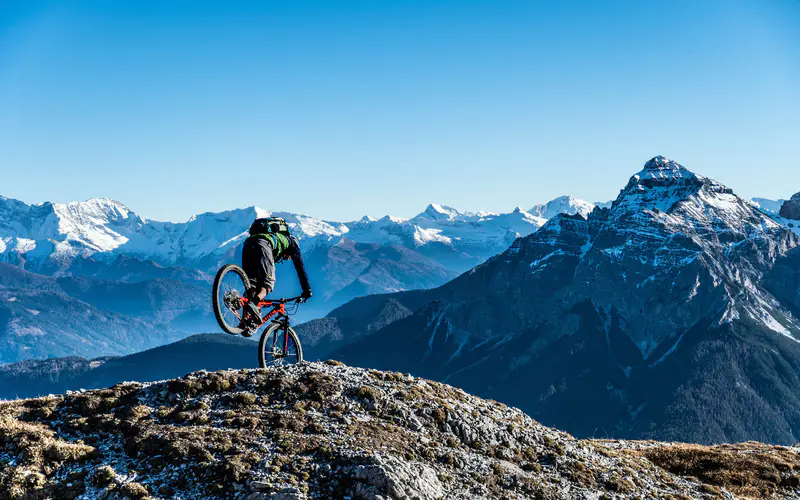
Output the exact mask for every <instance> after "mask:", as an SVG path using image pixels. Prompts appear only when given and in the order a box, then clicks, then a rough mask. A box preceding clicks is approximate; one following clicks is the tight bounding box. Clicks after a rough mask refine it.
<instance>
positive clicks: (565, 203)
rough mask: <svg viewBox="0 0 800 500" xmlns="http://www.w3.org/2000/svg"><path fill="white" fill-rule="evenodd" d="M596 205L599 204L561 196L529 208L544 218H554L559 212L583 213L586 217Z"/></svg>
mask: <svg viewBox="0 0 800 500" xmlns="http://www.w3.org/2000/svg"><path fill="white" fill-rule="evenodd" d="M595 206H597V204H595V203H589V202H588V201H584V200H580V199H578V198H573V197H572V196H559V197H558V198H556V199H555V200H552V201H550V202H548V203H545V204H543V205H535V206H534V207H533V208H531V209H530V210H528V212H530V213H531V214H533V215H535V216H536V217H541V218H543V219H552V218H553V217H555V216H556V215H558V214H567V215H575V214H581V215H582V216H584V217H586V216H587V215H589V213H591V211H592V210H594V207H595Z"/></svg>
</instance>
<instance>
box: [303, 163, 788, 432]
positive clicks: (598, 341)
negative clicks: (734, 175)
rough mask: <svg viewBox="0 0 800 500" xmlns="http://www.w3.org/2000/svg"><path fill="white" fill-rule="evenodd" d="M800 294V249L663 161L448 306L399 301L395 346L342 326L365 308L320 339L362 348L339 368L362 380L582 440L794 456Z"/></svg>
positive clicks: (409, 297) (720, 192)
mask: <svg viewBox="0 0 800 500" xmlns="http://www.w3.org/2000/svg"><path fill="white" fill-rule="evenodd" d="M799 198H800V197H799ZM787 210H791V209H790V208H789V209H787ZM792 213H793V212H792ZM798 290H800V238H799V237H798V236H797V235H796V234H794V233H793V232H792V231H790V230H789V229H788V227H785V226H784V225H782V224H781V223H779V222H777V221H776V220H775V219H774V218H772V217H771V216H769V215H767V214H765V213H764V212H762V211H760V210H758V209H757V208H756V207H754V206H753V205H752V204H751V203H750V202H748V201H745V200H742V199H741V198H739V197H737V196H736V195H735V194H734V193H733V192H732V191H731V190H730V189H729V188H727V187H725V186H724V185H722V184H720V183H718V182H716V181H714V180H712V179H708V178H705V177H703V176H701V175H698V174H695V173H693V172H691V171H689V170H687V169H686V168H684V167H683V166H681V165H679V164H677V163H675V162H673V161H671V160H668V159H666V158H663V157H656V158H653V159H652V160H650V161H648V162H647V163H646V164H645V167H644V168H643V169H642V170H641V171H639V172H638V173H636V174H635V175H633V176H632V177H631V178H630V180H629V182H628V184H627V185H626V186H625V188H624V189H623V190H622V191H621V192H620V194H619V196H618V197H617V198H616V200H614V202H613V204H612V206H611V207H610V208H608V209H603V208H596V209H595V210H593V211H592V212H591V213H590V214H589V215H588V217H584V216H582V215H580V214H576V215H566V214H561V215H558V216H556V217H554V218H552V219H550V220H549V221H548V222H547V223H546V224H545V225H544V226H543V227H542V228H541V229H540V230H539V231H537V232H535V233H533V234H531V235H530V236H527V237H524V238H520V239H518V240H517V241H516V242H515V243H514V244H513V245H512V246H511V248H509V249H508V250H507V251H505V252H503V253H502V254H500V255H498V256H496V257H494V258H491V259H489V260H488V261H487V262H486V263H484V264H481V265H479V266H477V267H476V268H474V269H472V270H471V271H469V272H467V273H464V274H463V275H461V276H460V277H459V278H457V279H455V280H453V281H452V282H450V283H448V284H446V285H444V286H442V287H440V288H437V289H434V290H428V291H420V292H414V293H411V294H402V295H388V296H385V297H384V298H383V300H385V301H389V300H396V301H397V302H398V303H399V304H400V305H402V306H403V307H404V308H405V309H406V312H405V313H403V314H396V315H395V317H394V321H391V322H389V323H388V324H384V325H383V326H381V327H380V328H378V329H377V331H374V330H373V331H369V330H368V329H365V328H364V327H363V326H359V325H355V326H348V323H347V321H345V318H338V317H337V316H336V315H337V314H338V313H339V311H341V310H346V311H348V312H347V315H348V317H354V316H356V314H355V313H354V312H353V311H352V309H353V307H346V308H342V309H341V310H337V311H334V312H333V313H331V317H329V318H326V319H324V320H318V321H317V322H315V323H314V324H312V325H309V326H307V327H306V328H309V327H311V326H314V327H315V328H316V329H317V330H323V329H324V327H325V324H324V323H323V322H326V321H327V325H328V328H329V329H330V330H331V332H332V333H333V335H334V336H335V337H338V338H342V339H349V338H351V334H352V336H353V337H354V338H356V340H355V343H354V344H351V345H344V346H341V344H340V347H339V350H338V351H337V352H336V353H335V355H336V356H337V357H338V358H340V359H342V360H343V361H345V362H347V363H351V364H358V365H361V366H370V367H375V368H380V369H394V370H400V371H404V372H405V371H409V372H411V373H414V374H418V375H420V376H425V377H430V378H434V379H438V380H442V381H446V382H448V383H452V384H455V385H457V386H460V387H463V388H465V389H466V390H469V391H472V392H474V393H477V394H479V395H481V396H485V397H491V398H493V399H497V400H500V401H504V402H507V403H509V404H514V405H517V406H519V407H521V408H522V409H524V410H525V411H526V412H528V413H529V414H531V415H532V416H533V417H534V418H537V419H538V420H540V421H542V422H545V423H547V424H550V425H558V426H560V427H562V428H565V429H566V430H568V431H569V432H571V433H573V434H576V435H579V436H604V435H605V436H614V437H637V438H656V439H680V440H688V441H698V442H719V441H737V440H747V439H760V440H766V441H771V442H785V443H794V442H796V441H797V440H798V436H800V400H799V399H798V397H797V396H796V395H797V394H800V382H799V381H800V368H798V367H800V321H799V320H798V318H800V294H798ZM360 302H364V301H363V300H361V301H360ZM360 302H355V301H354V303H353V306H357V305H358V304H359V303H360ZM369 309H370V310H373V311H380V310H381V307H380V306H379V305H375V304H372V305H371V306H370V308H369ZM395 310H397V307H395ZM359 323H360V324H361V325H366V324H368V323H369V319H368V318H365V319H362V320H361V321H360V322H359ZM351 330H352V332H351ZM316 334H317V335H316V336H317V338H321V337H324V335H323V334H322V333H321V332H320V331H317V332H316ZM318 344H319V345H323V343H322V342H318ZM587 404H591V405H592V408H593V411H592V412H591V414H587V412H586V405H587Z"/></svg>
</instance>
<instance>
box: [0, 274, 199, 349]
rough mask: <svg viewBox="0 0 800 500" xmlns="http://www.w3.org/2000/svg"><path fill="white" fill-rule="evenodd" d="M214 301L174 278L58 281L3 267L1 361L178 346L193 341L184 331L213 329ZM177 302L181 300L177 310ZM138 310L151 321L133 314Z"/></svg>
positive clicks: (70, 279) (0, 276)
mask: <svg viewBox="0 0 800 500" xmlns="http://www.w3.org/2000/svg"><path fill="white" fill-rule="evenodd" d="M67 291H69V292H70V293H67ZM191 293H195V294H196V295H195V296H192V295H190V294H191ZM71 294H74V295H71ZM207 295H208V294H207V289H205V288H200V287H195V288H192V287H191V286H189V285H186V284H184V283H176V282H171V281H169V280H155V281H153V282H143V283H137V284H126V283H118V282H99V281H95V280H86V279H83V278H81V279H74V278H65V279H56V278H52V277H49V276H42V275H38V274H33V273H29V272H27V271H23V270H22V269H20V268H18V267H15V266H12V265H9V264H2V263H0V340H1V341H0V363H11V362H14V361H19V360H21V359H38V358H47V357H60V356H90V357H95V356H101V355H119V354H128V353H132V352H136V351H140V350H142V349H146V348H149V347H153V346H156V345H161V344H164V343H167V342H171V341H174V340H178V339H180V338H182V337H185V336H186V335H187V333H186V331H184V330H180V329H179V328H180V327H181V326H187V327H195V326H198V325H199V324H206V325H210V324H212V321H213V319H212V317H211V314H210V311H208V309H209V306H208V305H207V302H208V299H207ZM75 296H78V297H82V298H84V299H86V300H80V299H78V298H75ZM187 297H189V298H188V299H187ZM174 300H180V301H181V303H180V304H179V306H180V308H181V309H180V310H179V311H177V312H176V311H175V309H174V308H175V307H176V306H175V304H174ZM87 301H91V302H95V303H100V304H102V305H103V306H104V307H107V308H106V309H101V308H99V307H95V306H93V305H91V304H90V303H89V302H87ZM136 311H139V312H142V314H140V315H141V316H146V317H148V318H149V320H143V319H138V318H136V317H133V316H130V315H128V314H132V313H134V312H136ZM187 311H188V317H183V316H185V315H187Z"/></svg>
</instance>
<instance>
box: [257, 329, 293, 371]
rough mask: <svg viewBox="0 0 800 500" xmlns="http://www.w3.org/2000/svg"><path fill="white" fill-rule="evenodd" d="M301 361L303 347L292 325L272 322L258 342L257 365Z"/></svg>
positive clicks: (265, 365) (264, 366)
mask: <svg viewBox="0 0 800 500" xmlns="http://www.w3.org/2000/svg"><path fill="white" fill-rule="evenodd" d="M301 361H303V347H302V346H301V345H300V340H299V339H298V338H297V334H296V333H295V332H294V330H292V327H290V326H285V325H283V324H281V323H273V324H272V325H270V327H269V328H267V329H266V330H264V333H262V334H261V340H259V342H258V366H260V367H261V368H267V367H268V366H280V365H293V364H295V363H299V362H301Z"/></svg>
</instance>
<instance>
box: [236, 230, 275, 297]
mask: <svg viewBox="0 0 800 500" xmlns="http://www.w3.org/2000/svg"><path fill="white" fill-rule="evenodd" d="M242 269H244V272H245V273H246V274H247V277H248V278H249V279H250V283H251V284H252V285H253V286H255V287H256V290H260V289H261V288H266V289H267V290H268V291H271V290H272V289H274V288H275V258H274V257H273V255H272V242H270V241H268V240H265V239H263V238H249V239H247V240H245V242H244V246H243V247H242Z"/></svg>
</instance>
